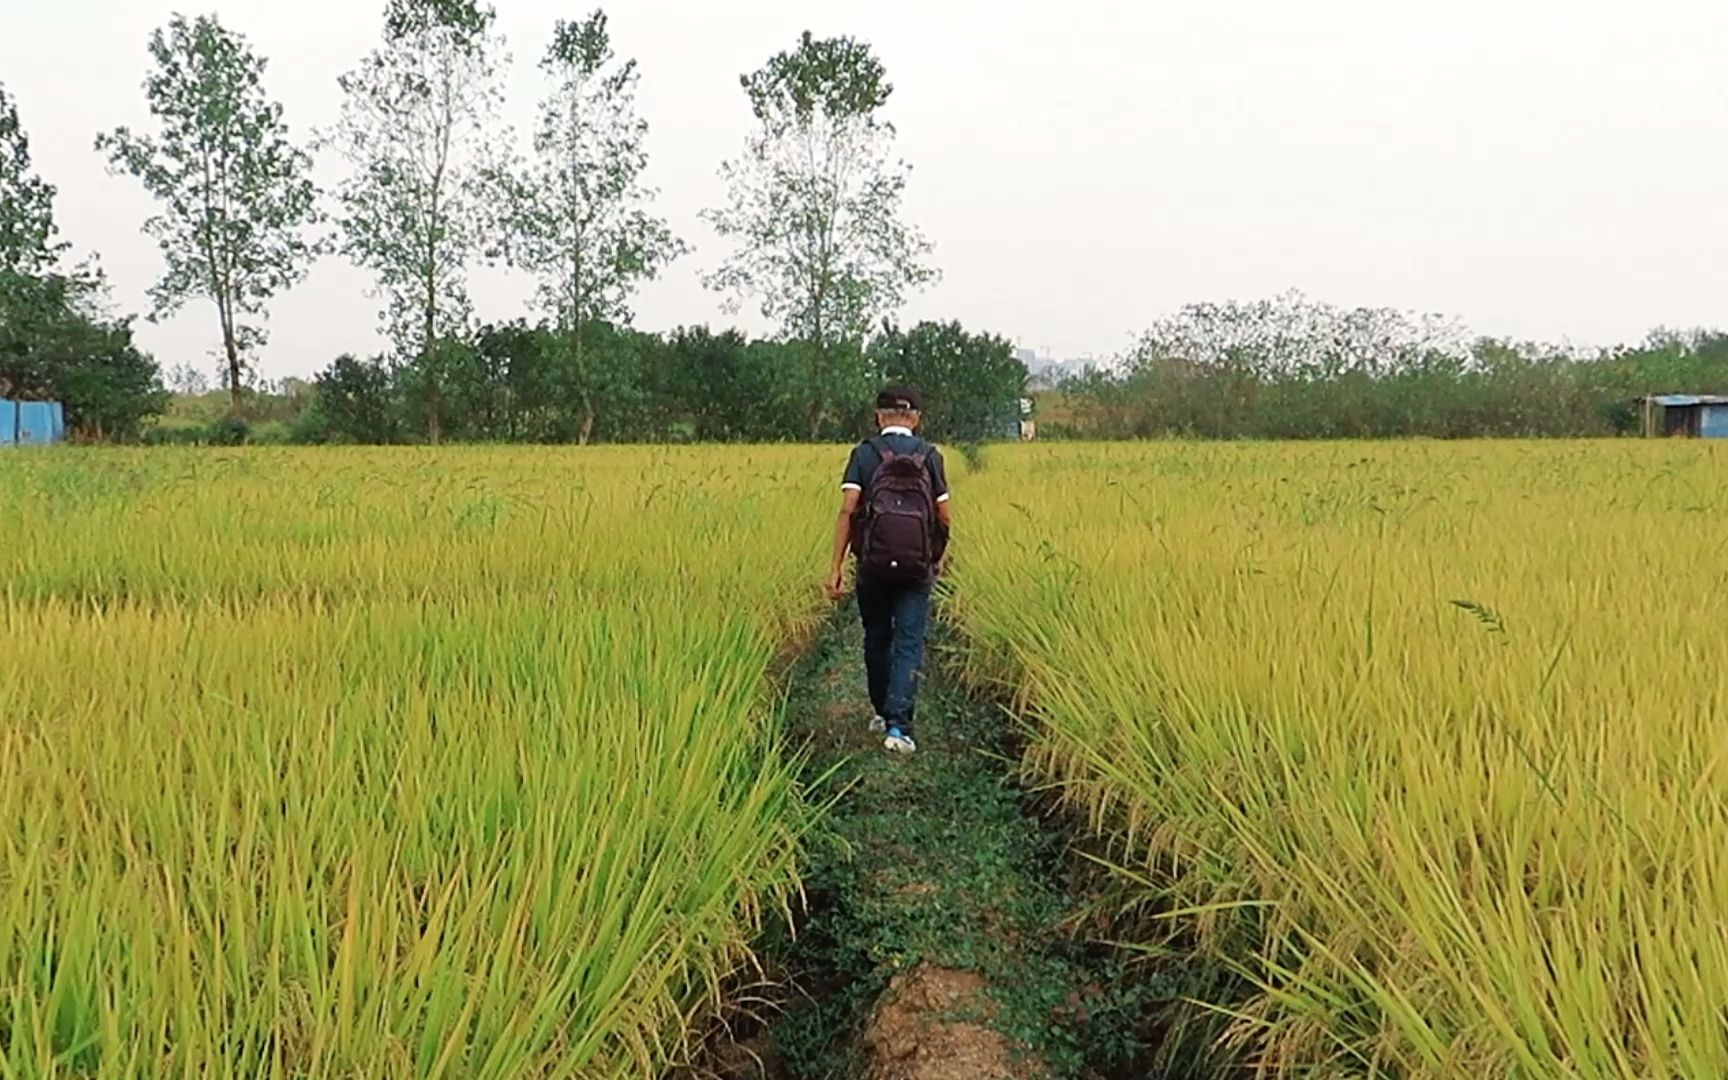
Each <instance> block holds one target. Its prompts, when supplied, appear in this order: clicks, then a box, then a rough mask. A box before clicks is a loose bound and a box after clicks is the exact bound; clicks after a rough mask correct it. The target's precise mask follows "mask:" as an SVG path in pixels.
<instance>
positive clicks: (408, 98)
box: [330, 0, 502, 441]
mask: <svg viewBox="0 0 1728 1080" xmlns="http://www.w3.org/2000/svg"><path fill="white" fill-rule="evenodd" d="M494 17H495V16H494V12H493V10H492V8H491V7H490V6H481V5H477V4H475V3H473V2H472V0H390V3H389V6H388V8H387V9H386V12H385V19H384V42H383V44H382V45H381V46H380V47H379V48H377V49H375V50H373V51H372V52H371V53H370V54H369V55H368V56H367V57H366V58H365V59H364V60H362V61H361V62H360V66H359V67H357V68H355V69H354V70H353V71H350V72H348V73H347V74H346V75H343V76H342V78H341V80H340V85H341V87H342V91H343V94H344V95H345V97H344V100H343V104H342V117H341V120H340V121H339V123H338V125H337V127H336V130H335V132H334V133H333V136H332V138H331V140H330V141H331V142H332V143H333V144H334V145H335V146H336V147H337V148H339V149H340V151H341V152H342V154H343V155H344V156H345V157H346V158H347V159H348V160H349V161H350V162H351V163H352V164H353V166H354V170H355V171H354V174H353V175H352V176H351V177H350V178H349V179H348V180H347V181H346V182H345V183H344V184H343V185H342V187H341V189H340V191H339V193H338V194H339V197H340V200H341V204H342V213H341V222H340V224H341V229H342V237H343V248H344V250H345V251H346V252H347V254H348V255H349V256H351V257H352V258H353V259H354V260H355V261H357V262H358V263H360V265H362V266H364V267H366V268H367V269H369V270H371V271H372V272H373V274H374V275H376V277H377V280H378V288H379V292H380V293H381V294H382V296H383V298H384V301H385V307H384V310H383V312H381V318H382V319H383V321H384V324H385V327H386V329H387V332H388V333H389V335H390V337H391V340H392V342H393V343H394V345H395V347H396V353H397V356H398V358H399V359H400V360H405V361H407V362H409V363H411V364H415V365H419V366H422V367H424V368H426V371H425V372H424V373H423V374H424V376H425V380H426V381H427V392H426V393H425V394H424V395H423V397H422V400H423V402H424V403H425V404H426V407H427V408H428V409H429V410H431V411H429V412H428V414H427V418H426V420H427V431H428V434H429V436H430V437H431V438H432V440H433V441H438V440H439V438H440V437H441V432H442V419H441V417H440V416H439V415H438V411H437V410H438V409H439V408H440V407H441V406H440V403H441V401H442V395H441V394H440V393H439V392H437V390H436V387H435V385H433V384H434V383H436V381H437V378H438V373H437V371H436V370H435V369H436V368H438V367H439V362H438V348H437V346H438V343H439V341H440V339H442V338H445V337H447V336H450V335H453V334H456V333H459V332H460V331H462V330H463V329H465V327H466V325H467V321H468V317H469V314H470V305H469V301H468V289H467V268H468V264H469V262H470V261H471V260H472V259H473V258H474V257H475V256H476V255H479V254H481V253H482V252H483V250H484V248H485V244H484V237H485V234H486V226H487V224H488V221H489V220H490V213H489V207H488V194H489V185H488V182H487V181H488V179H489V177H491V176H493V175H495V172H496V165H495V162H496V155H495V152H494V148H493V134H494V130H495V127H496V124H495V118H496V116H497V113H498V106H499V102H500V99H501V96H502V94H501V91H500V89H499V75H498V67H497V64H496V62H495V61H494V58H493V56H494V53H495V52H496V50H497V49H498V47H499V46H498V43H496V42H495V41H494V40H493V37H492V31H493V21H494Z"/></svg>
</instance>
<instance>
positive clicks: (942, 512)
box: [930, 447, 954, 574]
mask: <svg viewBox="0 0 1728 1080" xmlns="http://www.w3.org/2000/svg"><path fill="white" fill-rule="evenodd" d="M930 487H931V490H932V491H934V492H935V494H936V523H937V525H939V526H940V528H938V529H937V530H936V532H937V536H936V572H937V573H938V574H940V573H941V572H942V564H943V563H944V562H945V561H947V558H948V537H949V534H951V533H952V532H953V531H954V504H953V503H952V502H951V501H950V500H949V493H948V468H947V466H945V465H943V464H942V451H940V450H938V449H936V448H935V447H931V448H930Z"/></svg>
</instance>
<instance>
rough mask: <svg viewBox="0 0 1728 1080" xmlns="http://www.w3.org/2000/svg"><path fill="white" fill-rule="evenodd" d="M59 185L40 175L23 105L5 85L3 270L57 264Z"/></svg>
mask: <svg viewBox="0 0 1728 1080" xmlns="http://www.w3.org/2000/svg"><path fill="white" fill-rule="evenodd" d="M54 234H55V227H54V188H53V186H52V185H50V184H48V183H47V182H45V181H44V180H43V179H42V178H41V177H39V176H37V175H36V173H35V171H34V168H33V166H32V164H31V160H30V139H29V137H28V136H26V135H25V134H24V127H23V124H22V123H21V122H20V121H19V119H18V106H17V104H16V103H14V102H13V100H12V97H11V95H10V94H8V93H7V92H6V87H5V86H4V85H0V271H6V272H11V273H17V274H29V275H35V274H40V273H43V272H46V271H47V270H48V269H49V268H50V267H52V266H53V265H54V263H55V262H56V260H58V258H59V256H60V252H61V251H62V250H63V248H64V245H62V244H58V243H56V242H55V240H54Z"/></svg>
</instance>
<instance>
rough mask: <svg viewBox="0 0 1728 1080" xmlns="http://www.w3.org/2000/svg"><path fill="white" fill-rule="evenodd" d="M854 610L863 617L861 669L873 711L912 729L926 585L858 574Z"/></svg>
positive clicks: (926, 623)
mask: <svg viewBox="0 0 1728 1080" xmlns="http://www.w3.org/2000/svg"><path fill="white" fill-rule="evenodd" d="M858 615H859V617H860V618H861V619H862V620H863V622H864V670H865V673H866V675H867V677H868V681H869V684H870V704H871V705H873V706H875V707H876V715H878V716H880V717H882V718H883V719H884V720H886V721H888V726H889V727H891V728H899V729H900V732H901V734H904V735H910V734H912V712H913V703H914V700H915V699H916V698H917V696H918V669H919V668H921V667H923V666H924V635H925V634H926V633H927V632H928V631H929V629H930V586H929V584H928V583H922V584H916V585H901V584H896V583H891V582H885V581H876V580H873V579H872V578H871V577H870V576H869V575H867V574H864V573H862V572H861V573H859V575H858Z"/></svg>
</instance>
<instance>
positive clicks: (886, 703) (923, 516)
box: [828, 386, 953, 754]
mask: <svg viewBox="0 0 1728 1080" xmlns="http://www.w3.org/2000/svg"><path fill="white" fill-rule="evenodd" d="M921 410H922V403H921V401H920V400H919V397H918V393H917V391H915V390H913V389H912V388H911V387H909V386H890V387H887V388H886V389H884V390H883V391H882V392H881V393H880V394H878V395H877V396H876V425H877V427H878V428H880V429H881V433H880V434H878V435H877V436H876V437H875V438H872V439H866V440H864V442H862V443H860V444H859V445H858V446H857V447H856V448H854V449H853V451H852V459H851V460H850V461H848V462H847V463H846V475H845V477H844V478H843V479H842V480H841V483H840V490H841V500H840V517H839V520H838V521H836V522H835V524H834V559H833V562H832V564H831V565H830V566H829V570H828V589H829V592H830V593H831V594H832V595H833V596H834V598H835V599H839V598H841V597H842V596H844V595H845V591H846V552H847V551H848V550H850V551H851V552H852V553H853V554H854V555H855V556H857V561H858V582H857V592H858V614H859V616H860V617H861V618H862V620H863V623H864V668H865V670H866V672H867V673H868V676H869V684H870V704H871V705H872V706H874V707H875V710H876V715H875V718H874V719H873V720H871V730H872V731H881V732H883V733H884V736H885V737H884V739H883V743H882V745H883V746H884V747H886V748H887V749H889V750H891V751H893V752H895V753H900V754H910V753H912V752H913V751H914V750H916V749H918V744H917V743H916V742H914V741H913V740H912V719H913V701H914V699H915V698H916V697H917V693H918V669H919V668H920V667H922V666H923V664H924V636H925V634H926V632H927V631H928V630H929V628H930V589H931V586H932V585H934V584H935V582H936V578H937V576H938V575H940V574H941V572H942V560H943V558H944V556H945V555H946V553H947V548H948V534H949V529H950V527H951V525H952V521H953V518H952V515H951V513H950V510H949V506H948V477H947V474H946V472H945V471H944V470H943V467H942V454H941V452H940V451H938V450H937V449H936V448H935V447H934V446H932V445H930V444H929V443H927V442H925V441H924V440H923V439H921V438H919V437H918V436H917V435H915V434H914V432H915V431H917V429H918V421H919V418H920V413H921Z"/></svg>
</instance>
